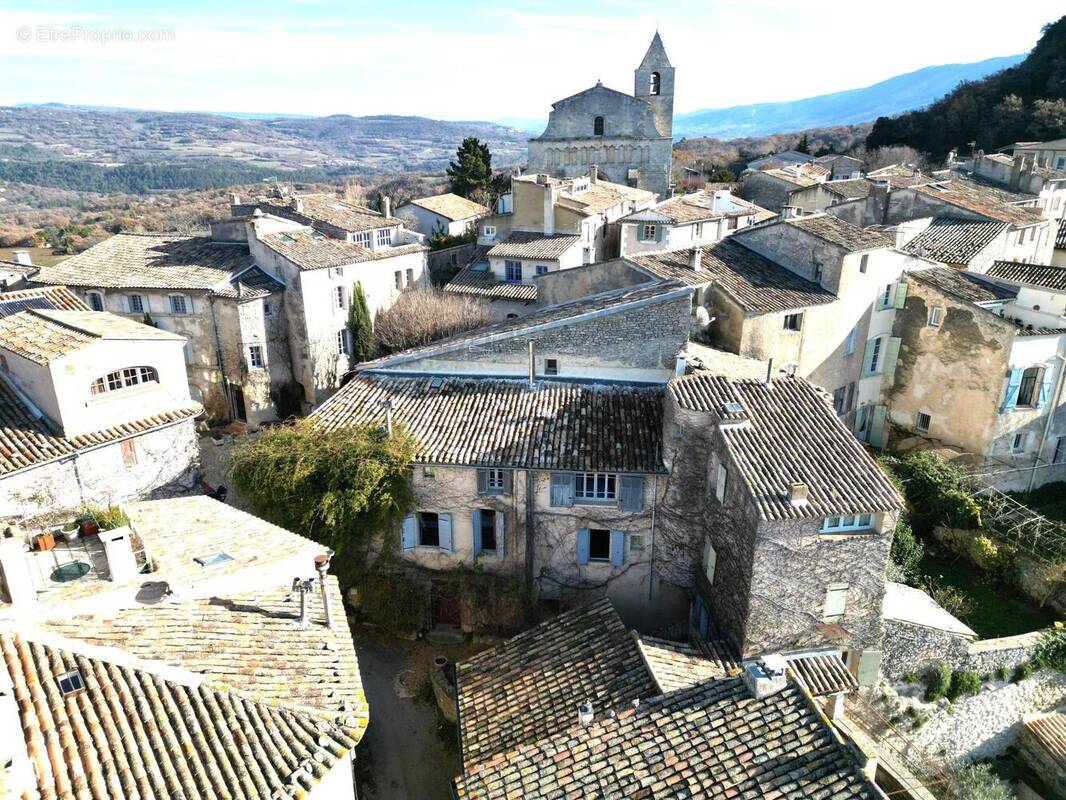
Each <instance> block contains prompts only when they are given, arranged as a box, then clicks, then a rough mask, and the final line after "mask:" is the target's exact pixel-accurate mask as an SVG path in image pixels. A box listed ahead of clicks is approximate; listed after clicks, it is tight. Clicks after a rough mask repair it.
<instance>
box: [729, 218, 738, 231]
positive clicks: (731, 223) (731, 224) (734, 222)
mask: <svg viewBox="0 0 1066 800" xmlns="http://www.w3.org/2000/svg"><path fill="white" fill-rule="evenodd" d="M739 223H740V219H739V217H730V218H729V221H728V222H727V223H726V228H727V229H729V230H731V231H735V230H736V229H737V226H738V225H739Z"/></svg>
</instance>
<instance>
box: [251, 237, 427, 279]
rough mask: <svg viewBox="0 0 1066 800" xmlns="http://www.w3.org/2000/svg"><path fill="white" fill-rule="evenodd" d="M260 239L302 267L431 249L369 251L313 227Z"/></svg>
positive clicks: (336, 264)
mask: <svg viewBox="0 0 1066 800" xmlns="http://www.w3.org/2000/svg"><path fill="white" fill-rule="evenodd" d="M259 241H260V242H262V243H263V244H264V245H266V246H267V247H269V248H270V249H271V250H273V251H274V252H275V253H278V254H279V255H282V256H284V257H285V258H287V259H288V260H289V261H291V262H292V263H293V264H295V265H296V266H297V267H299V268H300V269H302V270H315V269H326V268H327V267H343V266H346V265H348V264H361V263H363V262H364V261H380V260H382V259H386V258H393V257H395V256H404V255H409V254H410V253H421V252H424V251H426V250H428V249H429V248H427V247H426V246H425V245H422V244H406V245H399V246H397V247H389V248H385V249H382V250H367V249H366V248H364V247H360V246H359V245H357V244H351V243H349V242H346V241H343V240H341V239H332V238H330V237H328V236H323V235H322V234H318V233H315V232H314V231H312V230H310V229H303V230H291V231H282V232H280V233H268V234H264V235H263V236H260V237H259Z"/></svg>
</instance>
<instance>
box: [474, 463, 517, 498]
mask: <svg viewBox="0 0 1066 800" xmlns="http://www.w3.org/2000/svg"><path fill="white" fill-rule="evenodd" d="M513 480H514V473H513V472H512V471H511V470H509V469H498V468H491V469H479V470H478V471H477V492H478V494H510V493H511V485H512V482H513Z"/></svg>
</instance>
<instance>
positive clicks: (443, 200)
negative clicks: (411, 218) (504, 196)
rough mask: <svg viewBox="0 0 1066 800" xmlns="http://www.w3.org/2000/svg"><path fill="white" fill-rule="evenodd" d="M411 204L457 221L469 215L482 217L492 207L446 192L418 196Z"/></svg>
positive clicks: (467, 217)
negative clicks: (430, 195)
mask: <svg viewBox="0 0 1066 800" xmlns="http://www.w3.org/2000/svg"><path fill="white" fill-rule="evenodd" d="M410 202H411V205H413V206H418V207H419V208H424V209H426V211H432V212H433V213H434V214H438V215H440V216H442V217H444V218H445V219H449V220H451V221H452V222H459V221H461V220H464V219H470V218H471V217H483V216H486V215H488V214H491V213H492V209H491V208H488V207H487V206H483V205H481V203H475V202H474V201H473V200H467V199H466V198H465V197H460V196H459V195H457V194H452V193H451V192H447V193H445V194H438V195H433V196H432V197H419V198H417V199H415V200H411V201H410Z"/></svg>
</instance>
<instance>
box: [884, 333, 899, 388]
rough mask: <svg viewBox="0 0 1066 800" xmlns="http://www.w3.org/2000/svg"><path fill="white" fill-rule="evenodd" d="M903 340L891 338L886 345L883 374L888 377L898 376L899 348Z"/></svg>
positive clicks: (896, 337)
mask: <svg viewBox="0 0 1066 800" xmlns="http://www.w3.org/2000/svg"><path fill="white" fill-rule="evenodd" d="M902 341H903V340H902V339H901V338H899V337H898V336H889V337H888V339H887V340H886V345H885V359H884V362H883V364H882V367H881V372H882V373H883V374H884V375H887V376H888V377H890V378H891V377H892V376H893V375H895V374H896V362H897V361H898V360H899V346H900V343H901V342H902Z"/></svg>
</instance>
